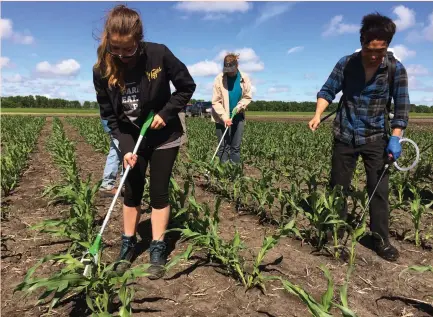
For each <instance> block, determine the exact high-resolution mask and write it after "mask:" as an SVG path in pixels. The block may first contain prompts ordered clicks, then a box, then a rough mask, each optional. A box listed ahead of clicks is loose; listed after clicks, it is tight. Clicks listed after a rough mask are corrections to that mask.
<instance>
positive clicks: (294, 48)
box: [287, 46, 304, 54]
mask: <svg viewBox="0 0 433 317" xmlns="http://www.w3.org/2000/svg"><path fill="white" fill-rule="evenodd" d="M303 50H304V47H303V46H295V47H292V48H291V49H289V50H288V51H287V54H292V53H297V52H302V51H303Z"/></svg>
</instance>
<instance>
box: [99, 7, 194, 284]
mask: <svg viewBox="0 0 433 317" xmlns="http://www.w3.org/2000/svg"><path fill="white" fill-rule="evenodd" d="M97 56H98V58H97V62H96V64H95V66H94V68H93V82H94V86H95V90H96V92H97V101H98V103H99V106H100V113H101V117H102V119H104V120H107V121H108V126H109V127H110V129H111V132H112V134H113V135H114V136H115V137H116V138H117V139H118V140H119V147H120V150H121V153H122V157H123V164H124V167H125V168H126V167H127V165H128V164H129V165H130V166H131V171H130V172H129V174H128V176H127V179H126V181H125V195H124V201H123V222H124V232H123V234H122V244H121V249H120V254H119V257H118V260H127V261H129V262H130V261H131V258H132V256H133V254H134V247H135V244H136V242H137V239H136V231H137V224H138V222H139V219H140V205H141V198H142V196H143V191H144V182H145V173H146V169H147V166H148V165H150V206H151V207H152V213H151V223H152V242H151V244H150V248H149V251H150V263H151V266H150V268H149V273H150V274H151V276H149V278H151V279H157V278H160V277H162V276H163V274H164V265H165V264H166V261H167V252H166V243H165V242H164V232H165V230H166V228H167V224H168V221H169V214H170V206H169V200H168V187H169V181H170V177H171V173H172V168H173V164H174V162H175V159H176V156H177V153H178V150H179V145H180V143H181V136H182V125H181V122H180V119H179V116H178V113H179V111H181V110H182V109H183V108H184V107H185V106H186V104H187V103H188V101H189V100H190V99H191V97H192V95H193V93H194V91H195V89H196V84H195V83H194V80H193V78H192V77H191V75H190V73H189V72H188V69H187V67H186V66H185V65H184V64H183V63H182V62H181V61H180V60H179V59H177V58H176V57H175V56H174V55H173V53H172V52H171V51H170V50H169V49H168V48H167V47H166V46H165V45H163V44H157V43H151V42H145V41H144V40H143V26H142V21H141V18H140V16H139V14H138V13H137V12H136V11H134V10H132V9H129V8H127V7H126V6H123V5H119V6H116V7H114V8H113V9H112V10H111V11H110V12H109V13H108V17H107V20H106V22H105V27H104V30H103V33H102V37H101V41H100V45H99V47H98V50H97ZM170 81H171V82H172V83H173V85H174V87H176V92H175V93H173V94H171V93H170ZM150 111H153V112H154V113H155V116H154V119H153V122H152V124H151V126H150V128H149V130H148V131H147V132H146V136H145V138H144V139H143V141H142V143H141V145H140V147H139V149H138V152H137V154H136V155H132V152H133V149H134V146H135V143H136V141H137V139H138V136H139V133H140V129H141V126H142V125H143V123H144V121H145V119H146V118H147V116H148V115H149V113H150ZM129 265H130V263H128V265H124V264H120V265H118V266H117V267H116V268H115V269H116V271H118V272H124V271H125V270H126V269H127V268H128V267H129Z"/></svg>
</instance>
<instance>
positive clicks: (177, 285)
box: [1, 118, 433, 317]
mask: <svg viewBox="0 0 433 317" xmlns="http://www.w3.org/2000/svg"><path fill="white" fill-rule="evenodd" d="M64 126H65V130H66V134H67V136H68V138H69V139H70V140H72V141H74V143H75V145H76V154H77V158H78V163H79V166H80V168H81V169H82V171H81V176H82V177H84V176H86V175H87V174H88V173H91V174H92V176H93V180H94V181H96V180H97V179H98V178H100V177H101V176H102V171H103V167H104V164H105V156H104V155H103V154H101V153H97V152H95V151H94V150H93V148H92V147H91V146H90V145H89V144H87V143H86V142H85V141H84V140H83V138H82V137H81V136H80V135H79V134H78V133H77V132H76V131H75V129H74V128H73V127H71V126H70V125H69V124H67V123H66V122H65V121H64ZM50 133H51V119H50V118H48V121H47V124H46V125H45V127H44V128H43V130H42V133H41V137H40V138H39V140H38V144H37V147H36V150H35V152H34V153H33V154H32V155H31V158H30V165H29V168H28V169H27V170H26V172H25V173H24V175H23V177H22V180H21V182H20V185H19V187H18V188H17V189H16V190H15V192H14V194H13V195H12V196H10V197H9V198H7V200H6V201H7V203H8V204H9V209H10V218H9V220H8V221H4V222H3V223H2V237H3V236H9V237H13V239H14V240H15V241H14V240H7V241H5V243H4V244H5V247H6V248H7V249H8V250H9V251H7V252H5V251H3V252H2V271H1V277H2V293H1V294H2V306H1V307H2V314H4V315H5V316H6V315H7V316H40V315H42V313H43V312H44V309H43V307H42V308H41V307H35V306H34V305H35V303H36V298H35V297H34V296H30V297H29V298H28V299H27V300H21V297H20V296H21V294H15V295H13V294H12V291H13V288H14V287H15V285H17V283H19V282H20V281H21V280H22V278H23V277H24V274H25V273H26V271H27V270H28V268H29V267H31V266H32V265H33V264H34V263H35V261H36V260H37V259H39V258H41V257H43V256H44V255H47V254H49V253H53V252H56V251H59V250H61V249H62V247H64V246H65V245H62V244H55V245H53V244H52V243H51V241H50V238H49V237H47V236H46V235H41V234H39V233H37V232H33V231H31V230H29V228H28V227H29V226H30V225H33V224H35V223H36V222H38V221H40V220H41V219H47V218H51V217H54V216H58V215H59V213H60V211H61V209H62V208H63V209H64V208H65V207H64V206H63V207H62V206H57V207H52V206H47V200H46V199H44V198H39V196H40V194H41V192H42V191H43V188H44V186H45V185H48V184H49V183H50V182H53V181H57V180H58V177H59V175H58V172H57V171H56V170H55V168H53V166H52V160H51V157H50V156H49V154H48V153H47V152H46V149H45V144H46V139H47V136H48V135H49V134H50ZM176 177H177V178H178V176H176ZM178 180H179V181H181V180H180V179H178ZM197 185H198V186H197V187H196V198H197V200H198V201H199V202H201V203H204V202H207V203H209V204H210V205H211V206H213V200H214V195H213V194H210V193H208V192H206V191H204V190H203V189H202V188H201V187H200V186H199V185H200V181H197ZM2 203H4V202H2ZM110 203H111V199H109V198H100V199H98V202H97V206H98V210H99V214H100V215H101V216H102V215H104V214H105V212H106V211H107V210H108V207H109V204H110ZM120 207H121V201H120V200H119V204H118V208H117V209H116V212H114V213H113V216H112V218H111V220H110V222H109V225H108V227H107V229H106V232H105V234H104V242H105V243H106V244H107V245H108V246H107V248H106V249H105V251H104V258H106V259H107V260H110V259H114V258H115V257H116V255H117V254H118V252H119V242H120V235H121V232H122V217H121V208H120ZM220 219H221V222H220V232H219V233H220V234H221V236H222V237H223V238H225V239H231V237H233V233H234V231H235V230H236V229H237V230H238V231H239V233H240V234H241V238H242V240H243V241H244V242H245V244H246V246H247V247H248V248H249V249H250V250H251V251H252V252H253V253H257V251H258V249H259V248H260V246H261V244H262V239H263V237H264V236H265V235H269V234H272V233H273V232H274V229H275V228H273V227H271V226H266V225H261V224H259V223H258V219H257V217H255V216H253V215H248V214H239V213H237V212H236V211H235V208H234V205H233V204H230V203H228V202H223V204H222V206H221V209H220ZM150 234H151V230H150V219H149V215H148V214H144V215H143V217H142V219H141V223H140V225H139V240H140V244H139V248H138V250H139V251H138V253H139V254H138V258H137V260H136V261H135V263H137V264H138V263H142V262H147V261H148V252H147V249H148V246H149V243H150V240H151V236H150ZM167 240H168V242H169V245H170V246H171V248H172V249H173V251H172V253H171V255H170V256H171V257H173V256H175V255H176V254H179V253H180V252H182V251H183V250H185V248H186V243H179V242H178V241H177V237H176V236H173V235H172V236H169V237H168V239H167ZM393 242H394V244H395V245H396V247H397V248H398V249H399V251H400V253H401V258H400V259H399V261H398V262H397V263H388V262H386V261H384V260H382V259H381V258H379V257H378V256H376V255H375V254H374V253H373V252H372V251H371V250H369V249H368V248H367V247H365V246H362V245H359V246H357V254H358V256H357V260H356V263H357V267H356V271H355V272H354V273H353V275H352V279H351V282H350V286H349V291H348V293H349V306H350V307H351V308H352V309H353V310H354V311H356V312H357V313H358V316H362V317H369V316H383V317H388V316H400V317H402V316H419V317H421V316H428V314H429V312H428V307H424V306H416V307H415V306H414V305H411V302H410V300H408V299H407V298H413V299H420V300H426V301H428V300H429V298H428V295H430V296H431V295H432V294H433V276H432V274H429V273H424V274H422V275H420V274H410V275H409V274H404V275H402V277H401V278H399V274H400V272H401V271H402V270H403V269H405V268H406V267H407V266H408V265H415V264H417V265H427V264H428V263H433V253H432V252H431V251H428V250H422V249H419V248H416V247H414V246H413V245H411V244H409V243H405V242H400V241H393ZM365 245H368V242H366V243H365ZM2 250H3V238H2ZM313 251H314V250H313V249H312V248H311V247H310V246H308V245H305V244H304V245H302V244H301V242H300V241H298V240H294V239H290V238H283V239H282V240H281V241H280V243H279V244H278V245H277V246H276V247H275V248H274V249H273V250H271V251H270V252H269V254H268V256H267V257H266V259H265V261H264V264H265V267H264V268H265V271H266V273H265V274H267V275H279V276H283V277H285V278H286V279H288V280H289V281H291V282H292V283H295V284H298V285H300V286H302V287H303V288H304V289H305V290H307V291H309V292H311V293H312V295H313V296H314V297H315V298H316V300H320V297H321V295H322V294H323V292H324V291H325V289H326V279H325V278H324V276H323V274H322V272H321V271H320V269H319V268H318V267H319V266H320V265H326V266H327V267H328V269H329V270H330V272H331V274H332V276H333V278H334V283H335V284H336V286H335V289H336V290H337V289H338V287H337V286H339V285H342V283H343V281H344V278H345V273H346V269H347V264H346V263H344V262H342V261H338V260H335V259H333V258H331V257H329V256H326V255H323V254H315V253H314V252H313ZM5 255H7V256H6V257H5V258H3V257H4V256H5ZM205 260H206V259H204V258H203V257H200V256H197V257H194V258H193V259H192V260H191V261H189V262H188V263H185V262H184V263H180V264H179V265H178V266H177V267H175V268H173V270H172V271H170V272H168V274H167V275H166V277H165V278H164V279H160V280H157V281H150V280H149V279H147V278H142V279H139V280H138V281H137V286H136V296H135V301H134V304H133V308H134V316H145V315H146V316H297V317H305V316H309V315H310V314H309V312H308V309H307V307H306V305H305V304H303V303H302V302H301V301H300V300H299V299H298V298H297V297H296V296H294V295H291V294H288V293H287V292H286V291H284V290H283V289H282V286H281V284H280V283H277V282H272V283H268V284H267V293H266V295H264V294H262V293H261V292H260V291H259V290H257V289H253V290H250V291H248V292H245V290H244V289H243V287H242V286H240V285H239V283H238V282H237V281H235V280H234V279H233V278H231V277H230V276H225V275H223V274H222V273H221V272H220V270H218V269H216V268H215V266H216V264H214V263H207V262H206V261H205ZM335 296H336V297H335V299H336V300H338V294H337V291H336V292H335ZM405 298H406V299H405ZM55 311H56V313H55V314H56V315H60V316H68V315H69V316H77V307H75V308H74V304H73V303H72V302H71V303H68V304H67V305H65V306H63V307H60V308H58V309H56V310H55ZM430 314H431V311H430Z"/></svg>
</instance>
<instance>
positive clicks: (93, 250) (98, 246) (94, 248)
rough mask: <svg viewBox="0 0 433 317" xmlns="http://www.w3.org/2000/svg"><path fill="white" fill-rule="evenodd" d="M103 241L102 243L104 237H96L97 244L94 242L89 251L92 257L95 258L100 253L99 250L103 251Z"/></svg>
mask: <svg viewBox="0 0 433 317" xmlns="http://www.w3.org/2000/svg"><path fill="white" fill-rule="evenodd" d="M101 241H102V236H101V235H100V234H98V235H97V236H96V239H95V242H93V244H92V246H91V247H90V249H89V253H90V254H91V255H93V256H95V255H96V254H97V253H98V252H99V249H101Z"/></svg>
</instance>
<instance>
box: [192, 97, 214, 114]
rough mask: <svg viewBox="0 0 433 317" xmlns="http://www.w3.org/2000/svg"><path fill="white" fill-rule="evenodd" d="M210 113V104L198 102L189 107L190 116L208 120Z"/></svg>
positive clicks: (208, 102)
mask: <svg viewBox="0 0 433 317" xmlns="http://www.w3.org/2000/svg"><path fill="white" fill-rule="evenodd" d="M211 111H212V102H210V101H198V102H196V103H195V104H194V105H193V106H192V107H191V116H192V117H205V118H210V117H211Z"/></svg>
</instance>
